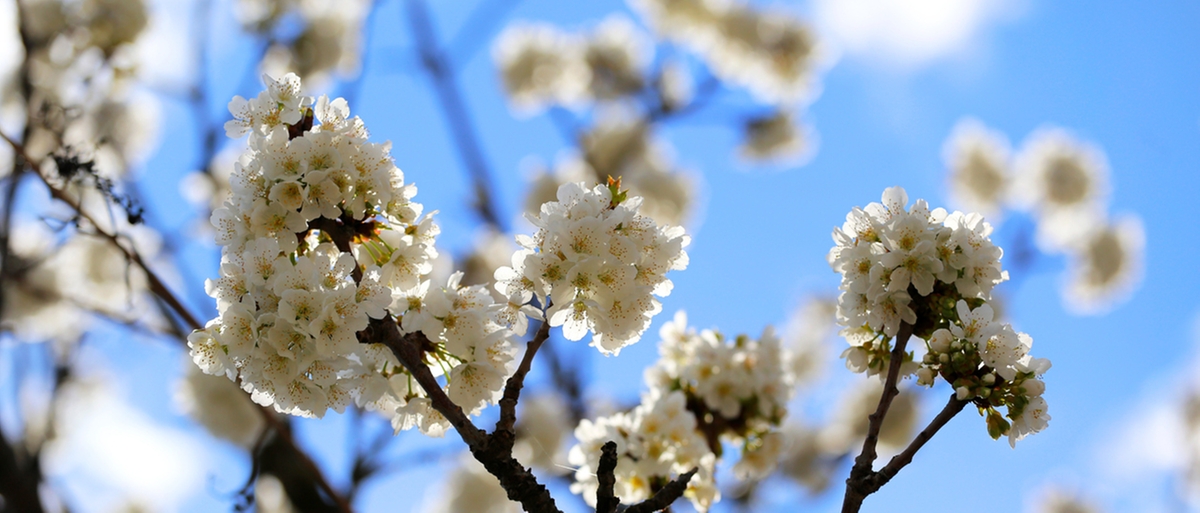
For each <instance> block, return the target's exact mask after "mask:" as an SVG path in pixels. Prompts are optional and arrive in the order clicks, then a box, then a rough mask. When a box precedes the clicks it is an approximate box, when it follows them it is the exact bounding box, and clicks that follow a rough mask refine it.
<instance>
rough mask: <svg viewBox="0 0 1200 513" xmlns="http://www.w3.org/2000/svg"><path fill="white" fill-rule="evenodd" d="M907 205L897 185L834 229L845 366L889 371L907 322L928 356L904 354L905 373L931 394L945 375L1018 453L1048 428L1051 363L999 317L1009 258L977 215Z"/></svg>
mask: <svg viewBox="0 0 1200 513" xmlns="http://www.w3.org/2000/svg"><path fill="white" fill-rule="evenodd" d="M907 205H908V195H907V194H906V193H905V192H904V189H902V188H899V187H892V188H889V189H887V190H885V191H884V193H883V202H882V204H880V203H872V204H870V205H867V207H866V208H862V209H860V208H857V207H855V208H854V209H853V210H852V211H851V212H850V214H849V215H848V216H847V217H846V224H845V225H844V226H843V227H842V228H835V229H834V232H833V238H834V241H835V243H836V245H835V246H834V248H833V249H832V250H831V251H830V252H829V262H830V265H832V266H833V268H834V270H836V271H838V272H840V273H841V274H842V285H841V289H842V294H841V296H840V297H839V299H838V312H837V317H838V322H839V323H841V324H843V325H844V326H847V328H846V329H844V330H842V334H843V335H844V336H845V337H846V339H847V340H848V341H849V342H850V345H851V347H850V348H849V349H847V350H846V351H845V352H844V353H843V357H845V358H846V366H847V368H849V369H850V370H852V371H854V372H866V373H867V374H869V375H870V374H881V373H883V372H884V370H886V369H887V367H888V366H889V359H890V351H891V347H890V344H891V343H892V338H893V337H896V336H897V334H898V332H899V330H900V327H901V325H902V324H905V325H907V326H909V327H910V328H911V330H912V331H911V334H913V335H915V336H916V337H920V338H922V339H925V340H926V346H927V348H926V349H927V351H926V354H925V356H924V358H923V359H922V361H913V356H912V353H906V355H905V361H904V362H903V363H902V364H901V367H900V369H901V374H902V375H909V374H912V373H916V375H917V379H918V382H919V383H921V384H923V385H928V386H932V385H933V384H934V381H935V379H936V377H937V376H939V375H940V376H942V378H944V379H945V380H946V381H947V382H948V383H950V384H951V386H953V387H954V389H955V391H956V394H957V397H958V399H959V400H962V401H972V402H973V403H974V404H976V405H977V406H979V408H980V410H981V411H982V412H984V413H985V414H986V417H987V425H988V432H989V434H991V435H992V437H993V438H998V437H1000V436H1002V435H1008V436H1009V442H1010V443H1011V444H1014V445H1015V444H1016V441H1017V440H1020V439H1021V438H1023V437H1025V436H1026V435H1028V434H1030V433H1035V432H1038V431H1041V430H1042V429H1044V428H1045V427H1046V425H1047V422H1048V421H1049V420H1050V416H1049V415H1048V414H1047V413H1046V402H1045V400H1043V399H1042V397H1041V395H1042V392H1043V391H1044V390H1045V385H1044V384H1043V383H1042V381H1041V380H1040V379H1039V377H1040V376H1041V375H1042V374H1043V373H1044V372H1045V371H1046V370H1048V369H1049V368H1050V362H1049V361H1048V360H1045V359H1037V358H1033V357H1032V356H1030V355H1029V350H1030V348H1031V347H1032V345H1033V339H1032V338H1031V337H1029V335H1026V334H1024V333H1018V332H1017V331H1015V330H1014V329H1013V328H1012V326H1011V325H1009V324H1007V323H1002V322H998V321H995V320H994V319H993V317H994V311H993V309H992V307H991V305H989V304H988V301H990V300H991V292H992V289H993V287H995V286H996V285H997V284H999V283H1000V282H1001V281H1003V280H1005V279H1007V278H1008V273H1007V272H1006V271H1003V270H1001V268H1000V258H1001V256H1002V255H1003V251H1002V250H1001V249H1000V248H999V247H997V246H996V245H995V244H993V243H992V241H991V240H990V238H989V236H990V235H991V231H992V227H991V225H989V224H988V223H987V222H985V221H984V220H983V216H981V215H979V214H963V213H961V212H954V213H951V214H946V212H945V211H944V210H942V209H940V208H938V209H934V210H930V209H929V206H928V204H926V203H925V201H923V200H917V201H916V203H915V204H914V205H913V207H912V208H911V209H909V208H908V207H907ZM997 407H1005V408H1007V415H1001V414H1000V413H999V412H997V411H996V408H997ZM1005 417H1007V418H1008V420H1005Z"/></svg>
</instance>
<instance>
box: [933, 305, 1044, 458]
mask: <svg viewBox="0 0 1200 513" xmlns="http://www.w3.org/2000/svg"><path fill="white" fill-rule="evenodd" d="M956 310H957V314H958V319H957V320H954V321H952V322H951V323H950V325H949V328H940V329H938V330H937V331H934V332H933V334H932V335H930V337H929V341H928V343H927V344H926V345H927V347H926V353H925V357H924V359H923V361H922V365H921V368H920V370H918V371H917V382H918V383H920V384H922V385H926V386H933V384H934V382H935V380H936V379H937V377H938V376H941V377H942V379H944V380H946V382H947V383H949V384H950V386H951V387H953V388H954V390H955V395H956V397H957V398H958V399H959V400H960V401H971V402H973V403H974V404H975V405H976V406H978V407H979V409H980V412H981V413H983V414H984V416H985V418H986V419H987V428H988V434H989V435H991V436H992V438H1000V437H1001V436H1004V435H1008V440H1009V444H1011V445H1013V446H1015V445H1016V443H1017V441H1018V440H1020V439H1022V438H1024V437H1025V436H1026V435H1028V434H1031V433H1035V432H1038V431H1041V430H1042V429H1045V428H1046V425H1047V423H1048V422H1049V420H1050V415H1049V414H1048V413H1047V412H1046V409H1047V406H1046V401H1045V399H1042V392H1044V391H1045V390H1046V384H1045V382H1043V381H1042V380H1041V376H1042V374H1044V373H1045V372H1046V371H1047V370H1049V368H1050V361H1049V360H1047V359H1045V358H1034V357H1032V356H1030V355H1029V350H1030V348H1031V347H1032V345H1033V339H1032V338H1031V337H1030V336H1029V335H1027V334H1025V333H1019V332H1017V331H1015V330H1013V328H1012V325H1010V324H1007V323H1000V322H993V320H992V314H993V313H992V308H991V307H990V306H988V305H987V304H981V305H980V306H978V307H977V308H975V309H974V310H971V309H970V307H969V306H968V303H967V302H966V301H962V300H960V301H959V302H958V304H957V306H956ZM1000 407H1003V408H1005V409H1007V413H1006V414H1004V415H1002V414H1000V412H998V411H997V410H996V408H1000ZM1006 418H1007V420H1006Z"/></svg>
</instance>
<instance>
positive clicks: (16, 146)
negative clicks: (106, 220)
mask: <svg viewBox="0 0 1200 513" xmlns="http://www.w3.org/2000/svg"><path fill="white" fill-rule="evenodd" d="M0 138H2V139H4V140H5V141H6V142H7V143H8V144H9V145H10V146H12V148H13V152H14V153H16V154H17V156H18V158H23V159H24V160H25V162H26V163H27V165H28V166H29V171H30V172H32V174H34V175H36V176H37V177H38V178H40V179H41V181H42V183H43V184H45V186H46V188H47V190H48V191H49V192H50V196H51V197H53V198H54V199H57V200H59V201H62V202H63V203H65V204H66V205H67V206H68V207H70V208H71V209H72V210H74V211H75V212H76V213H77V214H78V215H79V216H80V217H81V218H82V219H84V220H86V221H88V222H89V223H90V224H91V225H92V226H93V228H94V231H95V233H96V235H99V236H101V237H103V238H105V239H107V240H108V241H109V242H111V243H112V244H113V245H114V246H116V247H117V248H118V249H120V250H121V251H122V252H123V253H124V254H125V257H126V258H127V259H128V261H129V262H130V263H132V264H134V265H136V266H137V267H138V268H139V269H141V270H142V272H144V273H145V275H146V280H147V283H148V286H149V288H150V292H151V293H152V294H154V295H155V296H156V297H158V298H159V299H160V300H161V301H163V302H164V303H166V304H167V305H168V306H169V307H170V308H171V310H172V311H174V313H175V314H176V315H177V316H179V318H180V319H181V321H182V322H183V323H184V324H186V325H187V326H188V327H189V328H190V329H192V330H198V329H203V328H204V325H203V324H202V323H201V322H200V320H199V319H198V318H197V317H196V316H195V315H193V314H192V313H191V312H190V311H189V310H188V309H187V307H185V306H184V305H183V303H182V302H181V301H180V300H179V298H178V297H176V296H175V294H174V293H173V292H171V289H170V288H168V287H167V286H166V284H165V283H164V282H163V281H162V279H161V278H159V277H158V274H157V273H155V272H154V271H153V270H151V269H150V267H149V266H148V265H147V264H146V262H145V260H143V259H142V256H141V255H140V254H139V253H138V252H137V250H136V249H134V248H132V247H129V246H127V245H126V244H123V243H122V242H121V237H120V235H118V234H116V233H110V232H108V231H106V230H104V229H103V228H101V226H102V225H100V224H98V223H97V222H96V220H95V219H93V218H92V217H91V216H90V215H89V214H88V213H87V212H86V211H84V210H83V208H82V207H81V205H80V204H79V203H78V201H76V200H75V198H72V197H71V196H70V195H69V194H67V193H66V192H65V191H63V190H62V189H60V188H59V187H57V186H55V185H54V184H53V183H52V182H51V181H50V180H49V179H48V178H46V176H44V175H43V174H42V172H41V167H42V166H41V162H40V161H38V160H36V159H33V158H31V157H30V156H29V155H28V153H26V152H25V148H24V147H23V146H22V145H21V144H20V143H18V142H16V141H14V140H12V139H11V138H9V137H8V135H6V134H3V133H0ZM181 342H182V340H181ZM258 410H259V412H260V413H261V414H262V416H263V418H264V419H265V420H266V422H267V424H268V425H270V427H271V428H272V429H273V430H275V432H276V433H278V434H279V438H280V439H282V440H283V441H284V442H286V446H287V448H288V450H290V451H291V452H293V453H295V455H296V457H297V459H298V460H299V464H300V465H302V466H303V467H305V468H306V469H307V470H308V471H310V473H311V474H312V476H313V481H314V482H316V484H317V486H318V487H320V488H321V491H322V492H323V493H325V494H326V495H328V496H329V498H330V499H331V500H332V501H333V502H334V503H335V504H336V505H337V506H338V511H342V512H345V513H349V512H350V511H351V510H350V506H349V504H348V503H347V502H346V500H345V499H344V498H342V497H341V495H340V494H338V493H337V491H336V490H334V488H333V486H331V485H330V484H329V482H328V481H327V480H326V479H325V477H324V475H323V474H322V473H321V471H320V469H319V468H318V467H317V465H316V463H315V462H313V461H312V458H310V457H309V456H308V454H307V453H305V452H304V450H303V449H301V448H300V446H299V445H297V444H296V442H295V440H293V439H292V437H291V433H290V430H289V429H287V427H286V426H285V424H284V423H283V422H281V421H280V420H279V419H278V418H276V417H275V414H274V413H273V412H272V411H271V410H269V409H268V408H265V407H263V408H259V409H258Z"/></svg>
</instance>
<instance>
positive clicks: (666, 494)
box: [625, 467, 700, 513]
mask: <svg viewBox="0 0 1200 513" xmlns="http://www.w3.org/2000/svg"><path fill="white" fill-rule="evenodd" d="M698 470H700V469H699V468H698V467H693V468H692V469H691V470H689V471H687V472H685V473H683V474H681V475H680V476H679V477H677V478H675V480H674V481H671V482H670V483H667V486H664V487H662V489H660V490H659V491H657V492H654V495H653V496H651V497H650V498H649V499H646V500H644V501H642V502H639V503H637V504H634V505H632V506H630V507H629V508H627V509H626V510H625V513H651V512H653V511H661V510H664V509H667V508H668V507H669V506H671V503H673V502H675V501H677V500H679V498H680V497H683V492H684V491H685V490H687V485H688V481H691V480H692V476H694V475H696V472H697V471H698Z"/></svg>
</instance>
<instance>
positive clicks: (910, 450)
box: [871, 394, 970, 492]
mask: <svg viewBox="0 0 1200 513" xmlns="http://www.w3.org/2000/svg"><path fill="white" fill-rule="evenodd" d="M969 403H970V401H960V400H959V399H958V397H957V396H956V395H955V394H950V401H949V402H947V403H946V406H945V407H944V408H942V411H941V412H940V413H938V414H937V416H936V417H934V418H933V420H931V421H929V425H928V426H925V429H924V430H922V431H921V432H920V433H919V434H917V437H916V438H915V439H913V441H912V443H910V444H908V447H906V448H905V449H904V451H903V452H901V453H900V454H897V455H895V456H893V457H892V460H891V461H889V462H888V464H887V466H885V467H883V468H882V469H880V470H879V472H877V473H876V477H875V479H873V480H872V481H871V486H872V487H873V490H872V492H873V491H874V490H878V489H879V488H880V487H882V486H883V485H885V484H887V482H888V481H891V480H892V478H893V477H896V474H897V473H899V472H900V469H902V468H904V467H905V466H906V465H908V464H909V463H912V459H913V456H915V455H916V454H917V451H919V450H921V447H923V446H925V443H926V442H928V441H929V439H931V438H933V435H935V434H937V432H938V430H940V429H942V426H945V425H946V423H947V422H950V419H952V418H954V416H955V415H958V412H961V411H962V410H963V407H965V406H966V405H967V404H969Z"/></svg>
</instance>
